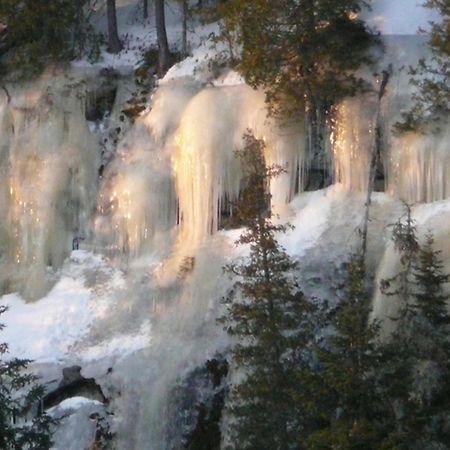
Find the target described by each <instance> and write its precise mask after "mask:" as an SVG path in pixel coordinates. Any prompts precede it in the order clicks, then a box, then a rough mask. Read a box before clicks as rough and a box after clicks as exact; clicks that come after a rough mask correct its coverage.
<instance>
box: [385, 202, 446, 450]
mask: <svg viewBox="0 0 450 450" xmlns="http://www.w3.org/2000/svg"><path fill="white" fill-rule="evenodd" d="M393 238H394V242H395V245H396V249H397V250H398V251H399V252H400V255H401V259H400V260H401V264H402V269H401V270H400V272H399V274H398V275H397V276H395V277H393V278H391V279H390V280H389V282H388V285H389V286H391V285H392V283H393V282H395V283H396V285H394V287H393V290H392V291H391V292H390V294H395V298H397V299H399V300H400V302H401V303H400V310H399V313H398V316H397V317H396V318H395V326H396V329H395V331H394V333H393V334H392V337H391V340H390V343H389V344H388V345H387V347H388V348H389V352H390V355H391V356H390V358H388V360H387V362H386V364H385V368H384V372H385V373H386V374H388V378H386V380H387V383H388V384H389V396H390V398H391V399H392V400H393V401H394V402H395V404H396V424H397V425H396V428H397V429H396V433H395V434H396V438H397V443H401V445H402V446H403V447H400V448H408V449H417V450H419V449H422V448H446V447H442V445H445V444H446V443H448V442H449V440H450V432H449V426H450V420H449V417H448V411H449V408H450V381H449V380H450V342H449V337H448V336H449V331H450V328H449V324H450V316H449V314H448V306H449V305H448V299H449V296H448V295H447V294H446V293H445V290H444V286H445V284H446V283H447V282H448V281H449V275H448V274H445V273H444V272H443V263H442V261H441V259H440V252H439V251H436V250H434V249H433V238H432V236H431V235H428V236H427V238H426V242H425V244H424V245H423V246H420V245H419V242H418V239H417V231H416V226H415V223H414V220H413V219H412V217H411V210H410V208H409V207H407V212H406V220H402V219H400V220H399V221H398V222H397V224H396V225H395V227H394V236H393Z"/></svg>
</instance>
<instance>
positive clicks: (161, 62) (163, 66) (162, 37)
mask: <svg viewBox="0 0 450 450" xmlns="http://www.w3.org/2000/svg"><path fill="white" fill-rule="evenodd" d="M155 21H156V35H157V39H158V75H159V76H160V77H162V76H163V75H164V74H165V73H166V71H167V69H168V68H169V65H170V50H169V43H168V41H167V33H166V19H165V13H164V0H155Z"/></svg>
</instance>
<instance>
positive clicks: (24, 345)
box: [0, 250, 150, 363]
mask: <svg viewBox="0 0 450 450" xmlns="http://www.w3.org/2000/svg"><path fill="white" fill-rule="evenodd" d="M91 278H93V280H94V281H92V280H91ZM102 280H106V281H102ZM91 284H92V286H91ZM123 289H124V278H123V274H122V273H121V271H120V270H118V269H114V268H112V267H110V266H109V265H108V263H107V261H106V259H104V258H103V257H101V256H99V255H94V254H93V253H91V252H88V251H86V250H76V251H74V252H72V255H71V256H70V258H69V259H68V260H67V261H66V263H65V264H64V266H63V268H62V270H61V274H60V278H59V281H58V282H57V283H56V285H55V286H54V287H53V289H52V290H51V291H50V292H49V293H48V294H47V295H46V296H45V297H43V298H42V299H40V300H39V301H37V302H34V303H26V302H25V301H24V300H23V299H22V298H21V297H20V296H19V295H18V294H9V295H5V296H3V297H2V298H0V304H4V305H6V306H8V308H9V309H8V311H7V312H6V313H5V314H4V315H3V316H2V317H1V319H0V320H1V321H2V322H3V323H5V325H6V328H5V329H4V330H3V331H2V335H1V341H2V342H3V341H5V342H8V344H9V348H10V353H11V354H12V355H14V356H16V357H21V358H28V359H32V360H34V361H35V362H37V363H57V362H63V361H65V360H67V359H70V358H74V357H77V358H79V359H80V360H81V361H90V360H92V359H99V358H102V357H103V358H105V357H113V356H115V357H124V356H126V355H128V354H130V353H132V352H134V351H137V350H139V349H141V348H143V347H146V346H148V344H149V341H150V337H149V336H150V325H149V323H148V322H145V323H144V324H143V325H142V326H141V327H140V328H139V329H138V330H137V332H135V333H129V334H121V335H118V336H115V337H114V338H113V339H111V340H110V341H107V342H103V341H101V342H93V343H90V342H88V343H84V344H81V345H80V342H81V341H82V340H83V338H85V337H86V336H88V334H89V331H90V330H91V328H92V325H93V324H94V323H96V322H98V321H101V320H103V319H104V318H105V317H107V316H108V314H109V312H110V311H111V310H112V309H114V308H117V307H118V302H119V296H118V295H117V293H118V292H120V291H121V290H123ZM74 350H76V351H74ZM74 353H75V355H74Z"/></svg>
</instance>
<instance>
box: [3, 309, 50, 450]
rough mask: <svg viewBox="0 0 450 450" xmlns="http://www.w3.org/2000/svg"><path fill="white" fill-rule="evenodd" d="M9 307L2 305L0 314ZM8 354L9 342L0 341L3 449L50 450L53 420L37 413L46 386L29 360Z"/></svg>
mask: <svg viewBox="0 0 450 450" xmlns="http://www.w3.org/2000/svg"><path fill="white" fill-rule="evenodd" d="M6 309H7V308H6V307H4V306H0V315H1V314H3V313H4V312H5V311H6ZM2 328H3V325H2V324H0V330H1V329H2ZM7 353H8V345H7V344H5V343H3V344H0V448H1V449H2V450H48V449H50V448H51V446H52V440H51V435H52V433H51V426H52V423H53V421H52V419H51V418H50V417H49V416H48V415H47V414H45V413H42V414H38V412H39V411H38V408H39V402H40V399H42V397H43V396H44V394H45V392H44V387H43V386H42V385H39V384H37V383H36V380H37V377H36V376H35V375H33V374H32V373H30V372H29V371H28V366H29V364H30V363H31V361H30V360H27V359H19V358H5V356H6V354H7ZM27 416H28V418H27ZM30 417H31V418H30Z"/></svg>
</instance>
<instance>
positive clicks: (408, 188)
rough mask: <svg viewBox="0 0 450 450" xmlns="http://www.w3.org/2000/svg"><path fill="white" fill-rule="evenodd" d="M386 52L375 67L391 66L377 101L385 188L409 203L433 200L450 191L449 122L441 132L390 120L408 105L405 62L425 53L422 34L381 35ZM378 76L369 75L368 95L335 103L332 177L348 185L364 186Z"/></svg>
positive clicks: (397, 117)
mask: <svg viewBox="0 0 450 450" xmlns="http://www.w3.org/2000/svg"><path fill="white" fill-rule="evenodd" d="M385 41H386V49H385V54H384V56H383V57H382V58H381V59H380V61H379V63H378V64H377V72H378V73H379V72H380V71H381V70H389V71H391V75H390V79H389V83H388V85H387V91H386V95H385V96H384V97H383V99H382V101H381V103H380V112H381V131H382V147H383V148H382V159H383V161H382V164H383V169H384V176H385V181H384V184H385V190H386V191H387V192H389V193H390V194H391V195H393V196H394V197H397V198H400V199H402V200H404V201H407V202H432V201H436V200H440V199H444V198H447V197H448V196H449V194H450V190H449V188H450V184H449V183H450V181H449V180H450V178H449V176H450V165H449V157H450V139H449V138H450V122H448V121H447V123H444V125H443V126H442V127H441V130H440V131H439V132H436V131H435V130H430V132H429V133H424V134H420V133H406V134H402V135H399V134H398V133H395V132H394V129H393V127H394V124H395V123H396V122H397V121H399V120H401V114H402V112H406V111H408V108H409V107H410V106H411V96H412V94H413V93H414V87H413V86H412V85H411V83H410V75H409V74H408V65H411V66H415V65H416V64H417V61H418V60H419V59H420V58H421V57H424V56H426V55H427V51H426V39H425V38H424V37H418V36H391V37H385ZM380 79H381V77H380V76H379V74H374V75H373V76H370V77H368V81H369V82H370V83H371V89H370V91H369V92H367V93H366V94H364V95H362V96H360V97H357V98H353V99H348V100H345V101H344V102H343V103H342V104H341V105H339V106H338V108H337V120H336V129H335V130H334V133H333V140H334V151H333V152H334V155H333V156H334V173H335V181H339V182H341V183H343V184H344V185H345V186H346V187H347V188H348V189H350V190H363V191H364V190H366V189H367V183H368V174H369V164H370V158H371V156H370V155H371V151H372V149H373V146H374V139H375V137H374V129H375V121H376V115H377V108H378V99H377V95H378V90H379V83H380Z"/></svg>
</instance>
